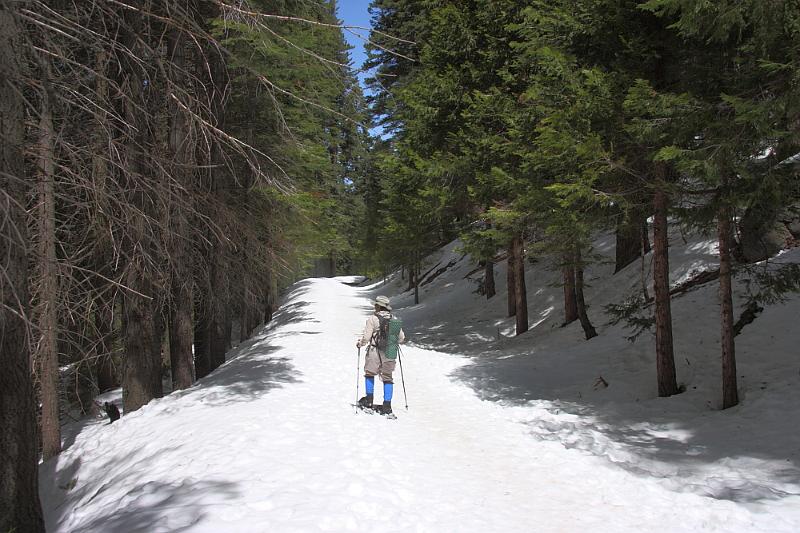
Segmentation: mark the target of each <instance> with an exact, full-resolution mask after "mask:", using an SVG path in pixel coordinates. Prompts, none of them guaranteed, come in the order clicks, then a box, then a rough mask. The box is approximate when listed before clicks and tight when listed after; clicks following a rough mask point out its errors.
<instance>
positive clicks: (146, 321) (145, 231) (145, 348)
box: [118, 12, 162, 414]
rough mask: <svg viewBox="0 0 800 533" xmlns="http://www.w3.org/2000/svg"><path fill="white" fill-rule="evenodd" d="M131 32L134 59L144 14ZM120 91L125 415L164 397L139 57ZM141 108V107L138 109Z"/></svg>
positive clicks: (126, 70) (127, 66)
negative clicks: (125, 218) (127, 207)
mask: <svg viewBox="0 0 800 533" xmlns="http://www.w3.org/2000/svg"><path fill="white" fill-rule="evenodd" d="M123 17H124V18H125V29H124V30H123V31H122V33H121V36H122V37H121V38H122V41H123V46H124V47H125V48H127V49H128V50H131V51H132V53H133V54H136V53H138V52H142V53H143V51H142V50H140V49H139V46H138V45H137V37H136V36H137V34H141V33H143V30H144V28H142V24H143V23H144V22H145V21H143V20H142V18H141V16H140V15H139V14H138V13H127V12H126V13H125V14H124V15H123ZM118 59H119V64H120V65H121V67H122V68H121V69H120V70H119V74H118V75H119V77H120V79H119V86H120V87H122V88H123V90H125V91H126V93H127V95H128V99H127V100H125V101H124V102H122V108H123V109H122V111H123V113H124V114H123V116H124V117H125V123H123V124H120V128H122V132H121V133H122V140H121V145H122V153H123V158H124V159H123V161H122V164H123V165H124V167H123V170H122V171H123V179H124V182H125V184H126V186H127V189H128V191H129V195H130V197H129V198H128V201H129V202H130V204H131V206H133V207H134V208H135V209H132V210H131V213H130V214H129V222H128V223H127V227H126V232H127V235H126V238H125V239H124V242H123V247H124V249H125V250H126V252H127V255H128V257H129V258H130V263H129V264H128V265H127V269H126V272H125V276H124V280H125V287H126V289H125V290H123V324H124V325H123V339H124V340H123V346H124V348H125V361H124V364H123V374H122V403H123V406H124V409H125V413H126V414H127V413H130V412H131V411H135V410H136V409H138V408H140V407H141V406H143V405H145V404H146V403H148V402H149V401H150V400H152V399H153V398H157V397H159V396H160V395H161V392H162V391H161V359H160V357H158V358H156V357H155V354H154V345H155V343H156V342H157V341H156V335H157V332H156V324H155V321H154V316H153V313H154V296H155V289H154V285H153V281H152V279H153V277H154V275H155V273H154V272H153V269H152V267H151V266H150V264H149V263H150V259H152V257H150V255H149V254H152V251H153V237H152V234H151V228H152V225H151V222H152V219H153V215H152V210H153V205H154V202H153V201H152V198H151V197H150V195H151V194H152V185H153V183H152V182H153V175H152V168H150V166H149V160H148V159H146V158H145V154H144V153H142V152H143V151H144V150H146V149H147V147H150V146H151V145H152V143H151V136H150V131H149V128H148V127H147V124H146V123H145V119H146V116H143V114H142V109H146V108H147V102H146V99H145V97H144V96H145V95H144V90H145V89H144V87H145V80H144V79H142V77H141V74H142V71H141V68H140V66H139V65H138V64H137V63H136V62H135V61H134V60H133V58H132V57H131V56H130V55H128V54H125V53H122V54H120V57H119V58H118ZM135 104H138V105H135Z"/></svg>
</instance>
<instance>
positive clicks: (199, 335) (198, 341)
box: [194, 294, 212, 379]
mask: <svg viewBox="0 0 800 533" xmlns="http://www.w3.org/2000/svg"><path fill="white" fill-rule="evenodd" d="M195 305H196V307H195V320H194V368H195V375H196V377H197V379H200V378H203V377H206V376H207V375H208V374H209V373H210V372H211V370H212V368H211V347H210V344H209V338H208V334H209V331H210V328H209V326H208V315H209V310H208V304H207V303H206V298H205V294H203V295H201V296H200V298H198V301H197V302H196V304H195Z"/></svg>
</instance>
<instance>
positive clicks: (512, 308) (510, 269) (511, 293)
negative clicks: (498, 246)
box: [506, 240, 517, 317]
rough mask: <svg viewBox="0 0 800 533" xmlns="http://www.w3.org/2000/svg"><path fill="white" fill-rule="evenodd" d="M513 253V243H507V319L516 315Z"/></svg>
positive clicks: (514, 261)
mask: <svg viewBox="0 0 800 533" xmlns="http://www.w3.org/2000/svg"><path fill="white" fill-rule="evenodd" d="M514 252H515V250H514V241H513V240H512V241H511V242H509V243H508V259H507V260H506V286H507V287H508V295H507V297H508V300H507V305H508V307H507V309H508V313H507V314H508V316H509V317H512V316H515V315H516V314H517V285H516V281H515V280H516V277H515V273H514V270H515V268H516V267H515V265H516V260H515V259H514Z"/></svg>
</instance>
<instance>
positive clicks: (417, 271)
mask: <svg viewBox="0 0 800 533" xmlns="http://www.w3.org/2000/svg"><path fill="white" fill-rule="evenodd" d="M415 256H416V260H415V261H414V305H419V277H420V270H422V265H420V262H419V252H417V253H416V255H415Z"/></svg>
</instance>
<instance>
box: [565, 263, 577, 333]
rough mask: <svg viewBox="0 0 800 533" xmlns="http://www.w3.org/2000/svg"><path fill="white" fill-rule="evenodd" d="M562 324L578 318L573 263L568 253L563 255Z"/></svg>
mask: <svg viewBox="0 0 800 533" xmlns="http://www.w3.org/2000/svg"><path fill="white" fill-rule="evenodd" d="M562 274H563V277H564V325H565V326H566V325H567V324H572V323H573V322H575V321H576V320H578V302H577V300H576V298H577V296H576V294H575V265H573V264H572V257H571V255H570V254H565V255H564V267H563V268H562Z"/></svg>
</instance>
